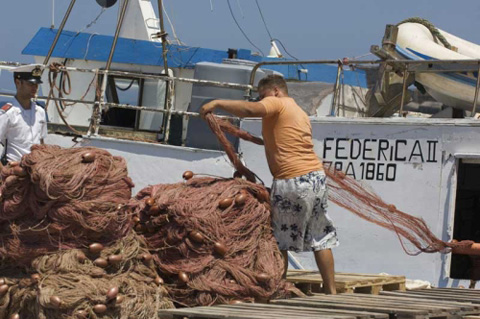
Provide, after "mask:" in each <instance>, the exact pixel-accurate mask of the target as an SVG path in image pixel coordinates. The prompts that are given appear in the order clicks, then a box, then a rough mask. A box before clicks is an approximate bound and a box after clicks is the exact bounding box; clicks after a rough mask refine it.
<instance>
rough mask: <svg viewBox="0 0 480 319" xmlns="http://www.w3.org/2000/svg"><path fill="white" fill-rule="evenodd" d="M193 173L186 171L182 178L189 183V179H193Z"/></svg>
mask: <svg viewBox="0 0 480 319" xmlns="http://www.w3.org/2000/svg"><path fill="white" fill-rule="evenodd" d="M193 175H194V174H193V172H192V171H185V173H183V175H182V177H183V179H184V180H186V181H188V180H189V179H191V178H192V177H193Z"/></svg>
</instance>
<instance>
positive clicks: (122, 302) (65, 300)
mask: <svg viewBox="0 0 480 319" xmlns="http://www.w3.org/2000/svg"><path fill="white" fill-rule="evenodd" d="M93 247H94V249H92V247H91V248H89V249H70V250H63V251H58V252H55V253H52V254H48V255H44V256H41V257H38V258H36V259H35V260H34V261H33V262H32V268H31V271H30V275H29V274H25V273H24V274H19V273H18V272H17V273H16V274H15V275H13V274H12V273H13V269H11V270H7V271H6V273H7V274H11V276H9V277H5V278H2V279H0V318H21V319H38V318H40V319H47V318H48V319H64V318H76V319H80V318H90V319H96V318H122V319H123V318H124V319H128V318H143V319H150V318H158V311H159V310H161V309H166V308H173V304H172V303H171V301H170V300H169V299H167V298H166V295H167V293H166V290H165V288H164V287H163V280H162V279H161V278H160V277H159V276H158V274H157V271H156V269H155V265H154V264H153V260H152V255H150V253H149V252H148V250H147V248H146V244H145V242H144V241H143V240H142V239H141V238H140V237H139V236H137V235H136V234H135V233H134V232H133V231H131V232H129V234H127V236H126V237H124V238H122V239H120V240H118V241H116V242H114V243H113V244H111V245H110V246H108V247H105V248H104V249H101V250H100V248H102V247H99V246H98V244H97V246H93ZM3 274H5V273H3Z"/></svg>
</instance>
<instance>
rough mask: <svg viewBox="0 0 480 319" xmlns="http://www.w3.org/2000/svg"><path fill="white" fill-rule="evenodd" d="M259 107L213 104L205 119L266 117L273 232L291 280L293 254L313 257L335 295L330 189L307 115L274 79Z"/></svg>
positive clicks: (262, 88) (263, 83)
mask: <svg viewBox="0 0 480 319" xmlns="http://www.w3.org/2000/svg"><path fill="white" fill-rule="evenodd" d="M258 93H259V101H258V102H247V101H243V100H214V101H211V102H209V103H207V104H205V105H204V106H203V107H202V109H201V110H200V115H201V116H202V117H203V118H205V115H206V114H207V113H210V112H213V111H214V110H215V109H221V110H224V111H226V112H228V113H231V114H233V115H235V116H238V117H242V118H243V117H261V118H262V135H263V140H264V144H265V154H266V157H267V162H268V166H269V168H270V172H271V173H272V175H273V177H274V181H273V185H272V191H271V195H270V198H271V203H272V227H273V231H274V235H275V238H276V239H277V242H278V245H279V248H280V250H281V252H282V255H283V258H284V263H285V268H284V278H286V274H287V267H288V251H295V252H302V251H313V254H314V256H315V261H316V263H317V266H318V269H319V271H320V274H321V275H322V279H323V285H324V291H325V293H327V294H335V293H336V288H335V271H334V259H333V253H332V250H331V248H333V247H336V246H338V239H337V234H336V229H335V227H334V225H333V223H332V220H331V219H330V218H329V216H328V215H327V211H326V207H327V185H326V176H325V173H324V171H323V166H322V162H321V161H320V159H319V158H318V157H317V155H316V154H315V152H314V150H313V142H312V127H311V124H310V120H309V118H308V116H307V114H306V113H305V112H304V111H303V110H302V109H301V108H300V107H299V106H298V105H297V104H296V102H295V101H294V100H293V99H292V98H291V97H289V96H288V88H287V83H286V82H285V80H284V79H283V77H281V76H279V75H269V76H267V77H265V78H263V79H262V80H260V82H259V84H258Z"/></svg>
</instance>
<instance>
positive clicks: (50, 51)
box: [42, 0, 76, 72]
mask: <svg viewBox="0 0 480 319" xmlns="http://www.w3.org/2000/svg"><path fill="white" fill-rule="evenodd" d="M75 1H76V0H72V1H71V2H70V5H69V6H68V9H67V12H66V13H65V16H64V17H63V20H62V23H61V24H60V27H59V28H58V30H57V34H56V35H55V39H54V40H53V43H52V45H51V46H50V50H48V53H47V56H46V57H45V59H44V60H43V65H44V66H46V65H47V63H48V61H49V60H50V57H51V56H52V54H53V50H54V49H55V46H56V45H57V42H58V39H59V38H60V35H61V34H62V31H63V28H64V27H65V23H66V22H67V20H68V17H69V16H70V12H72V9H73V5H74V4H75ZM52 24H53V22H52ZM42 72H43V70H42Z"/></svg>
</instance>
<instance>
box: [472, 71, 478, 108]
mask: <svg viewBox="0 0 480 319" xmlns="http://www.w3.org/2000/svg"><path fill="white" fill-rule="evenodd" d="M479 86H480V63H479V64H478V70H477V85H476V86H475V95H474V99H473V108H472V117H474V116H475V113H476V111H477V99H478V87H479Z"/></svg>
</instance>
